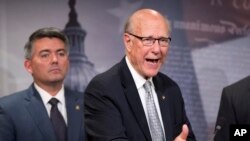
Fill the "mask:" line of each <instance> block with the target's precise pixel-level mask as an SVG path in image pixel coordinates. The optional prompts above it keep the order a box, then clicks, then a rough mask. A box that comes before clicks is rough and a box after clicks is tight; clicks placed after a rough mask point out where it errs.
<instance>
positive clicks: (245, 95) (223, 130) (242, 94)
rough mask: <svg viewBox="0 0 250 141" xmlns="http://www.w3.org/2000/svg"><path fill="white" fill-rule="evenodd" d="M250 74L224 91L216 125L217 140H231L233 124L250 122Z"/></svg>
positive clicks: (215, 138)
mask: <svg viewBox="0 0 250 141" xmlns="http://www.w3.org/2000/svg"><path fill="white" fill-rule="evenodd" d="M249 99H250V76H248V77H246V78H243V79H242V80H239V81H238V82H235V83H234V84H231V85H229V86H227V87H225V88H224V89H223V91H222V96H221V101H220V108H219V112H218V116H217V121H216V126H215V137H214V140H215V141H229V137H230V134H229V127H230V125H232V124H250V110H249V106H250V103H249Z"/></svg>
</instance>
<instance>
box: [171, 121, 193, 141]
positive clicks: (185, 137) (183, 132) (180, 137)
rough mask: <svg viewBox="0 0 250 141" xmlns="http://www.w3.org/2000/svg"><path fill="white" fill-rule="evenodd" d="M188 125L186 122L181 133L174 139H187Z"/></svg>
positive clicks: (176, 140) (178, 140)
mask: <svg viewBox="0 0 250 141" xmlns="http://www.w3.org/2000/svg"><path fill="white" fill-rule="evenodd" d="M188 132H189V131H188V126H187V125H186V124H184V125H183V126H182V131H181V133H180V134H179V135H178V136H177V137H176V138H175V139H174V141H186V140H187V136H188Z"/></svg>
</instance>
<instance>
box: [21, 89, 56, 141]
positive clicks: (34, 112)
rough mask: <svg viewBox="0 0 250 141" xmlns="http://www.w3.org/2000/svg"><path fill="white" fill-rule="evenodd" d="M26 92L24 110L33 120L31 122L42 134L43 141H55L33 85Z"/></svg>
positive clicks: (44, 110)
mask: <svg viewBox="0 0 250 141" xmlns="http://www.w3.org/2000/svg"><path fill="white" fill-rule="evenodd" d="M28 91H29V92H28V96H27V97H26V98H25V99H26V101H27V106H26V108H27V110H28V111H29V113H30V115H31V117H32V118H33V121H34V122H35V124H36V125H37V127H38V129H39V130H40V131H41V133H42V134H43V136H44V140H49V141H56V137H55V134H54V130H53V127H52V124H51V122H50V120H49V116H48V113H47V111H46V109H45V107H44V104H43V102H42V99H41V97H40V95H39V93H38V92H37V91H36V89H35V88H34V86H33V85H32V86H30V88H29V90H28ZM31 122H32V121H31Z"/></svg>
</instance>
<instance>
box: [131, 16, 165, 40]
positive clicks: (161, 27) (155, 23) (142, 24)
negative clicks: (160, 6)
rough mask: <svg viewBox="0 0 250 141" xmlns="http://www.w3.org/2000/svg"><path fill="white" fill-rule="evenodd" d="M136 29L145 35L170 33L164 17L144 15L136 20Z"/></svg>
mask: <svg viewBox="0 0 250 141" xmlns="http://www.w3.org/2000/svg"><path fill="white" fill-rule="evenodd" d="M134 28H135V29H134V30H135V32H136V33H138V34H143V35H145V34H147V35H145V36H150V35H151V36H153V35H156V36H166V35H168V34H169V26H168V24H167V22H166V20H165V19H164V18H163V17H159V16H148V17H147V16H144V17H139V18H138V20H135V21H134Z"/></svg>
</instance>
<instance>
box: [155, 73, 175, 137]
mask: <svg viewBox="0 0 250 141" xmlns="http://www.w3.org/2000/svg"><path fill="white" fill-rule="evenodd" d="M160 81H161V80H160V79H158V76H156V77H154V78H153V83H154V85H155V91H156V94H157V97H158V101H159V106H160V110H161V116H162V121H163V126H164V130H165V137H166V140H172V132H173V131H172V130H170V129H171V128H170V127H171V121H172V119H171V117H172V115H171V112H170V106H171V105H170V104H169V100H168V94H167V93H168V91H167V90H165V89H166V86H165V87H164V86H162V84H164V83H162V82H160Z"/></svg>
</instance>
